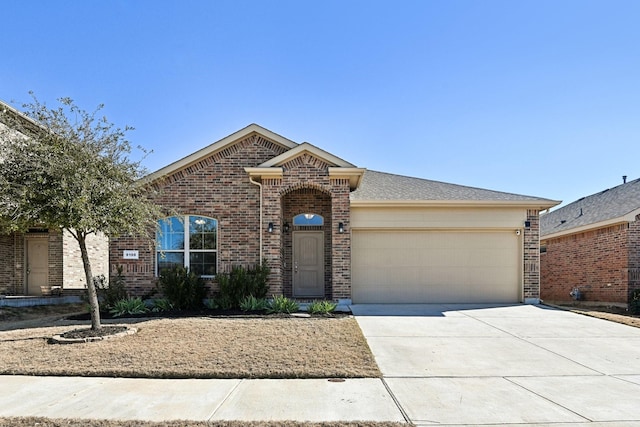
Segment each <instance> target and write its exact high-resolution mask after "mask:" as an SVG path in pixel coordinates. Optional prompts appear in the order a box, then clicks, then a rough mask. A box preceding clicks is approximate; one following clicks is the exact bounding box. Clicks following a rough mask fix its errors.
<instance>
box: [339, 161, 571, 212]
mask: <svg viewBox="0 0 640 427" xmlns="http://www.w3.org/2000/svg"><path fill="white" fill-rule="evenodd" d="M351 202H352V204H353V205H385V204H387V205H391V204H393V205H398V204H407V205H414V204H423V205H424V204H429V205H463V204H471V205H474V206H480V205H491V206H494V205H514V206H515V205H518V206H530V207H531V208H536V209H548V208H550V207H552V206H556V205H558V204H559V203H560V202H559V201H556V200H549V199H544V198H541V197H533V196H523V195H521V194H512V193H504V192H500V191H492V190H485V189H482V188H475V187H467V186H464V185H457V184H449V183H445V182H439V181H431V180H428V179H421V178H412V177H408V176H402V175H394V174H390V173H384V172H376V171H372V170H366V171H365V173H364V176H363V177H362V182H361V184H360V187H359V188H358V189H357V190H356V191H354V192H352V193H351Z"/></svg>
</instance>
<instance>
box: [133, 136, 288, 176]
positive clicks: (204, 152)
mask: <svg viewBox="0 0 640 427" xmlns="http://www.w3.org/2000/svg"><path fill="white" fill-rule="evenodd" d="M254 134H257V135H260V136H261V137H263V138H265V139H267V140H269V141H271V142H273V143H275V144H277V145H280V146H282V147H283V148H286V149H292V148H294V147H296V146H298V144H297V143H296V142H294V141H291V140H289V139H287V138H285V137H283V136H281V135H278V134H277V133H274V132H271V131H270V130H269V129H266V128H263V127H262V126H259V125H257V124H255V123H253V124H250V125H249V126H247V127H245V128H243V129H240V130H239V131H237V132H234V133H232V134H231V135H229V136H227V137H224V138H222V139H221V140H219V141H216V142H214V143H212V144H210V145H208V146H206V147H204V148H202V149H200V150H198V151H196V152H195V153H193V154H190V155H188V156H187V157H184V158H182V159H180V160H177V161H175V162H173V163H171V164H170V165H168V166H165V167H163V168H161V169H159V170H157V171H155V172H153V173H151V174H149V175H147V176H146V177H145V178H144V181H146V182H149V181H154V180H156V179H158V178H161V177H164V176H168V175H172V174H174V173H176V172H178V171H180V170H182V169H185V168H188V167H189V166H191V165H193V164H195V163H197V162H199V161H201V160H203V159H205V158H207V157H210V156H212V155H214V154H215V153H217V152H219V151H222V150H224V149H226V148H229V147H231V146H232V145H234V144H236V143H238V142H240V141H242V140H244V139H246V138H248V137H250V136H252V135H254Z"/></svg>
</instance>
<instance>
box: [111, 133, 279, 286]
mask: <svg viewBox="0 0 640 427" xmlns="http://www.w3.org/2000/svg"><path fill="white" fill-rule="evenodd" d="M284 151H285V149H284V148H282V147H281V146H279V145H277V144H274V143H272V142H270V141H268V140H266V139H264V138H262V137H260V136H257V135H253V136H250V137H248V138H246V139H244V140H242V141H240V142H238V143H236V144H234V145H232V146H230V147H227V148H226V149H224V150H221V151H219V152H217V153H214V154H213V155H212V156H211V157H208V158H206V159H203V160H202V161H200V162H198V163H196V164H194V165H191V166H189V167H188V168H186V169H184V170H181V171H179V172H177V173H175V174H173V175H171V176H168V177H166V178H165V180H164V181H163V182H162V188H161V194H160V196H158V197H157V198H156V202H157V203H159V204H161V205H163V206H166V207H169V208H172V209H174V210H175V211H176V212H177V213H179V214H182V215H202V216H207V217H211V218H214V219H216V220H218V271H228V270H230V268H231V266H232V265H244V266H248V265H254V264H257V263H259V262H260V248H259V246H260V244H259V242H260V233H262V235H263V238H264V239H269V238H273V237H274V236H276V235H277V233H276V232H274V233H272V234H270V235H269V233H267V232H266V230H265V229H266V225H264V224H267V223H268V222H269V220H268V219H267V217H266V215H265V219H264V223H263V225H261V224H260V223H259V222H260V189H259V187H258V186H256V185H254V184H252V183H251V182H249V176H248V174H247V173H246V172H245V171H244V168H245V167H256V166H258V165H260V164H261V163H263V162H265V161H266V160H268V159H271V158H273V157H275V156H277V155H279V154H282V153H283V152H284ZM277 208H278V209H279V203H278V206H277ZM265 213H267V212H266V211H265ZM276 223H277V222H276ZM277 230H278V232H279V227H278V229H277ZM125 249H136V250H138V251H139V254H140V258H139V259H138V260H123V259H122V252H123V251H124V250H125ZM264 256H265V257H266V258H267V259H270V260H271V263H270V266H271V267H272V268H273V272H272V283H274V284H275V283H282V282H281V278H280V275H281V271H280V269H277V268H274V267H275V266H274V265H273V254H266V253H265V255H264ZM109 263H110V270H111V274H112V275H113V274H114V273H115V271H116V267H117V266H118V265H122V266H123V267H124V275H125V278H126V281H127V286H128V288H129V289H130V291H131V292H132V293H133V294H136V295H144V294H145V293H147V292H149V291H151V290H152V289H153V288H154V286H155V282H156V280H155V248H154V243H153V242H152V241H149V240H145V239H142V238H139V237H134V236H125V237H119V238H114V239H112V244H111V245H110V262H109ZM209 285H210V286H213V284H212V283H209ZM274 291H276V290H275V289H274Z"/></svg>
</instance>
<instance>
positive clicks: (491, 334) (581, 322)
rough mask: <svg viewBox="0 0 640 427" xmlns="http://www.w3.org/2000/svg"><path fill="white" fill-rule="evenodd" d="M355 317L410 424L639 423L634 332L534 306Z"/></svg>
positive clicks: (639, 347) (407, 309)
mask: <svg viewBox="0 0 640 427" xmlns="http://www.w3.org/2000/svg"><path fill="white" fill-rule="evenodd" d="M352 310H353V313H354V314H355V315H356V319H357V321H358V323H359V325H360V327H361V329H362V330H363V332H364V334H365V336H366V338H367V342H368V343H369V346H370V347H371V350H372V351H373V353H374V355H375V357H376V361H377V363H378V366H379V367H380V369H381V371H382V373H383V377H384V381H385V383H386V384H387V386H388V389H389V391H390V392H391V393H392V394H393V396H394V398H395V400H396V401H397V402H398V404H399V406H400V407H401V409H402V411H403V413H404V414H406V416H407V418H408V419H409V420H410V421H411V422H413V423H414V424H416V425H419V426H421V425H425V426H427V425H434V424H441V425H486V424H491V425H508V424H513V425H518V426H522V425H536V426H539V425H549V424H553V425H554V426H557V425H565V423H566V425H571V426H581V425H585V426H587V425H588V426H594V425H608V426H613V425H615V426H622V425H636V426H637V425H640V410H638V408H640V329H638V328H633V327H630V326H625V325H621V324H617V323H613V322H609V321H606V320H600V319H595V318H590V317H586V316H582V315H578V314H574V313H570V312H567V311H563V310H556V309H551V308H549V307H545V306H532V305H504V306H495V305H492V306H488V305H485V306H474V305H427V306H419V305H414V306H393V305H381V306H376V305H365V306H353V307H352ZM594 423H603V424H594Z"/></svg>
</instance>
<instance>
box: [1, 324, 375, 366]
mask: <svg viewBox="0 0 640 427" xmlns="http://www.w3.org/2000/svg"><path fill="white" fill-rule="evenodd" d="M76 327H77V326H53V327H31V328H27V329H14V330H8V331H3V332H0V374H22V375H74V376H114V377H149V378H330V377H379V376H380V375H381V374H380V371H379V370H378V368H377V365H376V363H375V361H374V358H373V355H372V354H371V351H370V350H369V347H368V345H367V343H366V340H365V338H364V336H363V335H362V332H361V331H360V328H359V327H358V325H357V323H356V321H355V319H353V318H351V317H343V318H272V317H266V318H248V319H247V318H206V317H193V318H184V319H153V320H143V321H137V322H136V324H135V327H136V328H138V333H137V334H134V335H129V336H126V337H122V338H117V339H112V340H105V341H99V342H92V343H82V344H71V345H58V344H49V343H48V338H49V337H51V336H53V335H55V334H57V333H62V332H65V331H68V330H70V329H74V328H76Z"/></svg>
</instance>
